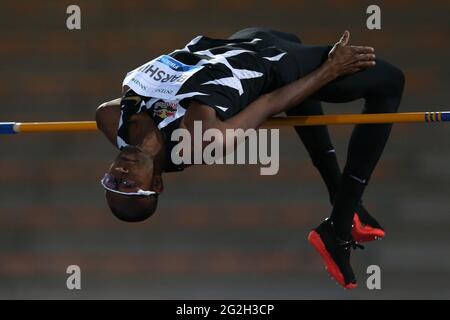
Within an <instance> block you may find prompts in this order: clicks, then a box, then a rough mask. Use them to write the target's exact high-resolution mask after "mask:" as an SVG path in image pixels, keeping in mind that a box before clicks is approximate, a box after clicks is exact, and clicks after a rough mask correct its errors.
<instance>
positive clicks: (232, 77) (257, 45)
mask: <svg viewBox="0 0 450 320" xmlns="http://www.w3.org/2000/svg"><path fill="white" fill-rule="evenodd" d="M290 59H291V57H290V56H289V55H288V54H287V53H286V52H284V51H282V50H280V49H279V48H277V47H276V46H275V45H274V44H273V43H270V42H268V41H264V40H262V39H258V38H254V39H235V40H219V39H211V38H208V37H204V36H198V37H196V38H194V39H193V40H192V41H191V42H190V43H188V44H187V45H186V46H185V47H184V48H183V49H181V50H175V51H173V52H172V53H170V54H168V55H162V56H160V57H158V58H156V59H154V60H152V61H149V62H147V63H146V64H144V65H142V66H140V67H138V68H136V69H135V70H133V71H131V72H129V73H128V74H127V76H126V77H125V79H124V81H123V87H124V89H126V90H128V93H127V94H128V95H133V94H138V95H140V96H141V97H143V101H142V103H141V104H140V105H138V106H136V105H134V104H132V103H122V104H121V110H122V116H121V120H120V124H119V130H118V137H117V146H118V147H119V148H121V147H123V146H125V145H126V144H127V142H126V141H127V126H126V123H127V121H128V119H129V117H130V116H131V115H133V114H135V113H139V112H146V113H147V114H148V115H149V116H150V117H151V118H152V119H153V120H154V121H155V123H156V124H157V125H158V128H159V129H160V130H161V132H162V134H163V136H165V141H166V144H170V143H171V142H170V134H171V132H172V131H173V130H174V129H176V128H178V127H179V125H180V121H181V119H182V117H183V116H184V114H185V112H186V109H187V108H188V105H189V102H190V101H192V100H196V101H198V102H200V103H202V104H205V105H208V106H210V107H211V108H213V109H214V110H215V111H216V114H217V116H218V117H219V118H221V119H222V120H226V119H228V118H230V117H232V116H233V115H235V114H237V113H238V112H240V111H241V110H242V109H243V108H245V107H246V106H247V105H248V104H250V103H251V102H252V101H254V100H256V99H257V98H258V97H259V96H261V95H262V94H264V93H266V92H270V91H272V90H274V89H276V88H277V87H280V86H282V85H283V84H284V81H283V78H282V69H283V68H286V66H293V67H295V62H293V61H290ZM122 101H123V100H122ZM167 149H168V151H170V150H171V146H170V145H168V146H167ZM180 169H181V168H176V167H174V166H173V165H169V167H168V168H166V170H165V171H175V170H180Z"/></svg>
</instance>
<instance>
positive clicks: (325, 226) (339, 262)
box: [308, 219, 364, 289]
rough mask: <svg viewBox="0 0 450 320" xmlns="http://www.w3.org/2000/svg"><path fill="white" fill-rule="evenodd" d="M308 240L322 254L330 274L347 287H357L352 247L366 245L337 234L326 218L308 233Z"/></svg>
mask: <svg viewBox="0 0 450 320" xmlns="http://www.w3.org/2000/svg"><path fill="white" fill-rule="evenodd" d="M308 241H309V243H311V245H312V246H313V247H314V249H316V251H317V252H318V253H319V254H320V256H321V257H322V259H323V262H324V264H325V269H326V270H327V271H328V274H329V275H330V276H331V277H332V278H334V279H335V280H336V281H337V283H338V284H339V285H341V286H342V287H344V288H345V289H354V288H356V286H357V284H356V277H355V274H354V273H353V269H352V266H351V265H350V251H351V249H352V248H353V249H356V248H361V249H363V248H364V247H363V246H361V245H359V244H357V243H356V242H355V241H354V240H350V241H344V240H341V239H339V238H338V237H337V236H336V233H335V231H334V226H333V223H332V221H331V220H330V219H326V220H325V221H324V222H322V223H321V224H320V225H319V226H318V227H317V228H316V229H314V230H312V231H311V232H310V233H309V235H308Z"/></svg>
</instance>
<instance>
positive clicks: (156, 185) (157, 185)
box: [151, 174, 164, 193]
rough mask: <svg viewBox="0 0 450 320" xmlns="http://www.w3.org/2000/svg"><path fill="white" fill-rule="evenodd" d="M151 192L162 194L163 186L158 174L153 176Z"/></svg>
mask: <svg viewBox="0 0 450 320" xmlns="http://www.w3.org/2000/svg"><path fill="white" fill-rule="evenodd" d="M151 190H152V191H156V192H158V193H162V192H163V190H164V184H163V179H162V176H161V175H160V174H158V175H156V176H153V181H152V187H151Z"/></svg>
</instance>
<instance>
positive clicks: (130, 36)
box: [0, 0, 450, 299]
mask: <svg viewBox="0 0 450 320" xmlns="http://www.w3.org/2000/svg"><path fill="white" fill-rule="evenodd" d="M69 4H77V5H79V6H80V7H81V11H82V29H81V30H79V31H69V30H67V28H66V18H67V14H66V8H67V6H68V5H69ZM370 4H375V3H374V2H372V1H357V0H345V1H323V0H318V1H299V0H273V1H268V0H265V1H261V0H258V1H256V0H254V1H244V0H218V1H196V0H188V1H186V0H183V1H135V0H126V1H95V2H94V1H77V2H76V3H69V2H66V1H48V0H45V1H2V2H1V3H0V26H1V28H0V39H1V41H0V59H1V61H2V63H1V67H0V70H1V77H0V98H1V107H0V121H51V120H92V119H93V115H94V111H95V108H96V107H97V106H98V105H99V104H100V103H102V102H104V101H106V100H110V99H113V98H116V97H119V96H120V90H121V82H122V79H123V77H124V75H125V73H126V72H127V71H129V70H131V69H134V68H135V67H137V66H139V65H141V64H143V63H144V62H146V61H148V60H151V59H152V58H153V57H155V56H156V55H160V54H162V53H165V52H168V51H172V50H173V49H175V48H181V47H183V46H184V45H185V44H186V43H187V42H188V41H189V40H190V39H192V38H193V37H194V36H196V35H198V34H204V35H208V36H211V37H227V36H228V35H229V34H231V33H233V32H235V31H236V30H238V29H241V28H244V27H248V26H268V27H272V28H277V29H280V30H284V31H289V32H293V33H296V34H298V35H299V36H300V37H301V39H302V40H303V41H304V42H306V43H315V44H324V43H327V44H328V43H333V42H335V41H336V40H337V39H338V38H339V37H340V35H341V33H342V31H343V30H345V29H349V30H350V31H351V32H352V38H351V40H352V41H351V42H352V43H354V44H365V45H371V46H374V47H376V49H377V54H378V55H379V56H381V57H383V58H385V59H387V60H389V61H391V62H392V63H394V64H396V65H398V66H399V67H401V68H402V70H404V72H405V74H406V79H407V84H406V90H405V96H404V100H403V104H402V107H401V111H437V110H448V109H450V108H449V106H448V102H447V101H448V98H447V90H448V88H449V84H450V76H449V74H450V67H449V66H450V63H449V61H448V58H449V56H450V54H449V49H450V45H449V43H448V34H449V31H450V26H449V21H450V19H449V12H450V11H449V9H450V4H449V3H448V2H447V1H437V0H428V1H406V0H402V1H385V2H380V1H379V2H377V3H376V4H378V5H380V6H381V10H382V30H377V31H369V30H367V28H366V22H365V21H366V18H367V15H366V13H365V12H366V8H367V6H368V5H370ZM361 105H362V102H361V101H359V102H356V103H352V104H348V105H327V106H326V111H327V112H329V113H351V112H359V111H360V108H361ZM350 130H351V126H340V127H333V128H331V131H332V134H333V136H334V138H335V142H336V148H337V149H338V152H339V156H340V160H341V165H342V164H343V161H344V160H345V148H346V145H347V140H348V137H349V134H350ZM449 133H450V128H449V127H448V125H446V124H403V125H396V126H395V128H394V130H393V132H392V136H391V140H390V142H389V144H388V146H387V148H386V151H385V154H384V157H383V158H382V161H381V162H380V164H379V166H378V167H377V169H376V172H375V174H374V177H373V179H372V182H371V184H370V186H369V187H368V189H367V192H366V195H365V197H364V200H365V203H366V205H367V207H368V208H369V209H370V210H371V212H372V213H373V214H374V215H376V216H377V217H378V218H379V220H380V221H381V222H382V223H383V225H384V226H385V228H386V230H387V237H386V239H385V240H383V241H381V242H377V243H372V244H369V245H368V246H367V247H366V250H365V251H358V252H356V253H355V256H354V259H353V265H354V267H355V271H356V272H357V275H358V278H359V284H360V286H359V288H358V289H356V290H353V291H351V292H348V291H344V290H342V289H341V288H339V287H338V286H336V285H335V283H334V282H332V281H330V279H329V278H328V276H327V274H326V273H325V271H324V270H323V266H322V263H321V261H320V259H319V257H318V256H317V255H316V253H315V252H313V250H312V249H311V248H310V247H309V245H308V244H307V241H306V236H307V234H308V232H309V230H310V228H312V227H314V226H316V225H317V224H318V223H320V221H321V220H322V219H323V218H324V217H325V216H327V215H328V214H329V212H330V207H329V205H328V200H327V194H326V190H325V188H324V185H323V184H322V182H321V180H320V178H319V175H318V173H317V172H316V171H315V170H314V168H313V167H312V165H311V163H310V160H309V159H308V157H307V155H306V152H305V150H304V148H303V146H302V145H301V143H300V141H299V140H298V139H297V137H296V135H295V134H294V133H293V130H292V129H291V128H285V129H282V130H281V164H280V166H281V167H280V171H279V174H278V175H276V176H260V175H259V168H258V167H257V166H242V165H241V166H214V167H200V168H191V169H189V170H187V171H186V172H184V173H182V174H168V175H167V176H166V177H165V180H166V181H165V183H166V190H165V194H164V195H163V196H162V197H161V199H160V200H161V201H160V207H159V210H158V212H157V214H156V215H155V216H154V217H152V218H151V220H149V221H147V222H145V223H141V224H125V223H122V222H120V221H117V220H115V218H114V217H113V216H112V215H111V214H110V213H109V211H108V209H107V208H106V204H105V202H104V199H103V190H102V188H101V187H100V185H99V183H98V181H99V179H100V178H101V176H102V175H103V173H104V171H105V170H106V168H107V166H108V163H109V161H110V160H111V159H112V158H113V156H114V155H115V154H116V151H115V149H114V148H113V147H112V146H111V145H109V144H108V143H107V142H106V140H105V139H104V138H103V137H102V136H101V135H100V134H99V133H72V134H23V135H16V136H4V137H1V138H0V146H1V157H0V181H1V183H0V298H7V299H15V298H40V299H44V298H69V299H71V298H151V299H152V298H169V299H171V298H189V299H198V298H203V299H209V298H225V299H227V298H236V299H240V298H254V299H259V298H263V299H266V298H270V299H284V298H289V299H297V298H307V299H310V298H345V299H347V298H350V299H353V298H369V299H379V298H387V299H391V298H396V299H397V298H425V299H428V298H447V299H448V298H450V235H449V227H450V199H449V195H450V166H449V164H450V142H449V139H448V136H449ZM71 264H77V265H79V266H80V267H81V269H82V290H81V291H69V290H67V289H66V277H67V275H66V273H65V270H66V267H67V266H68V265H71ZM371 264H377V265H379V266H380V267H381V270H382V274H381V281H382V289H381V290H378V291H370V290H368V289H367V288H366V286H365V282H366V278H367V275H366V268H367V266H369V265H371Z"/></svg>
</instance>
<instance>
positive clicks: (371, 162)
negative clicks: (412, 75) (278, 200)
mask: <svg viewBox="0 0 450 320" xmlns="http://www.w3.org/2000/svg"><path fill="white" fill-rule="evenodd" d="M403 87H404V75H403V73H402V72H401V71H400V70H399V69H398V68H396V67H394V66H392V65H391V64H389V63H387V62H385V61H382V60H377V65H376V66H375V67H373V68H370V69H367V70H364V71H362V72H358V73H355V74H353V75H350V76H347V77H343V78H340V79H337V80H336V81H333V82H332V83H330V84H329V85H327V86H325V87H324V88H322V89H321V90H319V92H318V93H317V94H315V97H316V98H319V99H321V100H323V101H328V102H348V101H352V100H355V99H359V98H363V99H364V100H365V104H364V109H363V113H393V112H397V110H398V107H399V105H400V101H401V96H402V92H403ZM391 128H392V124H362V125H356V126H355V128H354V130H353V133H352V136H351V138H350V143H349V147H348V153H347V162H346V164H345V167H344V170H343V175H342V179H341V183H340V187H339V191H338V193H337V195H336V200H335V204H334V208H333V211H332V213H331V220H332V221H333V222H334V225H335V229H336V231H337V234H338V236H339V237H340V238H341V239H349V238H350V234H351V227H352V221H353V213H354V211H355V209H356V207H357V205H358V202H359V201H360V199H361V196H362V194H363V192H364V189H365V186H366V185H367V182H368V181H369V180H370V177H371V175H372V172H373V170H374V169H375V166H376V164H377V163H378V160H379V159H380V156H381V154H382V152H383V150H384V147H385V145H386V142H387V140H388V138H389V134H390V131H391Z"/></svg>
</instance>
